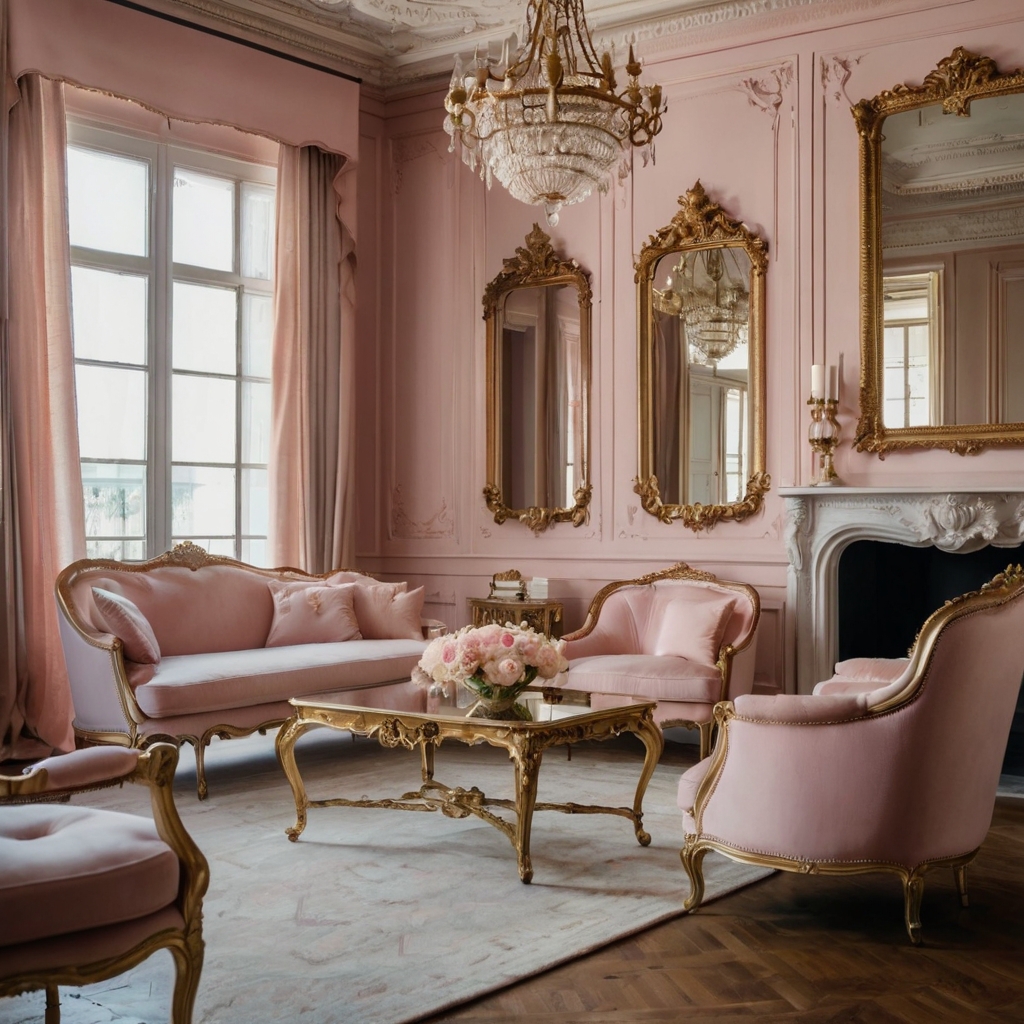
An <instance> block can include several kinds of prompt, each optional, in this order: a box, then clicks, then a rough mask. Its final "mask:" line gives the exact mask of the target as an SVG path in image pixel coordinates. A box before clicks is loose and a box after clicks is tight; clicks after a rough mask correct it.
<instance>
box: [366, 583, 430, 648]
mask: <svg viewBox="0 0 1024 1024" xmlns="http://www.w3.org/2000/svg"><path fill="white" fill-rule="evenodd" d="M398 587H401V588H402V589H401V590H398V589H396V588H398ZM405 587H406V584H405V583H378V584H376V585H374V586H372V587H366V586H362V585H361V584H357V585H355V586H354V587H353V588H352V589H353V591H354V592H355V605H356V618H357V619H358V620H359V631H360V632H361V633H362V634H363V636H364V638H365V639H367V640H422V639H423V625H422V623H421V622H420V615H421V614H422V612H423V596H424V592H423V587H417V588H416V589H415V590H405Z"/></svg>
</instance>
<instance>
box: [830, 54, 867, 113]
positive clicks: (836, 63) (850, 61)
mask: <svg viewBox="0 0 1024 1024" xmlns="http://www.w3.org/2000/svg"><path fill="white" fill-rule="evenodd" d="M863 59H864V58H863V56H861V57H847V56H840V55H839V54H836V55H834V56H832V57H822V58H821V74H820V78H821V91H822V92H823V93H825V95H826V96H827V97H828V99H829V100H831V102H832V103H834V104H837V105H840V104H841V105H843V106H847V107H852V106H853V100H851V99H850V95H849V93H847V91H846V83H847V82H849V80H850V77H851V76H852V75H853V69H854V68H855V67H856V66H857V65H858V64H859V63H860V62H861V61H862V60H863Z"/></svg>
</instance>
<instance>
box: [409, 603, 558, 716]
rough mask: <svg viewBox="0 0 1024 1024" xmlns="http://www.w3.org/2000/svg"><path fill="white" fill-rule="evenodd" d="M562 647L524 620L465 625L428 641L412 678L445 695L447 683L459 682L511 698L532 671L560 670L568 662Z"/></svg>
mask: <svg viewBox="0 0 1024 1024" xmlns="http://www.w3.org/2000/svg"><path fill="white" fill-rule="evenodd" d="M564 646H565V645H564V644H563V642H562V641H561V640H557V641H556V640H551V639H549V638H548V637H546V636H544V634H543V633H538V632H537V631H536V630H533V629H530V628H529V627H528V626H527V625H526V623H525V622H524V623H523V624H522V625H520V626H513V625H512V624H511V623H508V624H507V625H504V626H499V625H497V624H496V623H495V624H492V625H489V626H475V627H474V626H466V627H465V628H464V629H460V630H459V631H458V632H457V633H450V634H448V635H447V636H439V637H437V638H436V639H435V640H432V641H431V642H430V643H429V644H427V649H426V650H425V651H424V652H423V657H422V658H420V663H419V665H417V666H416V668H415V669H413V675H412V677H413V680H414V681H415V682H417V683H419V684H420V685H421V686H431V687H439V688H441V689H442V690H443V691H444V692H445V693H446V694H447V693H448V692H449V686H451V687H452V688H454V687H455V686H457V685H458V684H459V683H464V684H465V685H466V686H468V687H469V688H470V689H471V690H473V691H475V692H476V693H477V694H479V695H480V696H481V697H482V698H484V699H485V700H500V699H507V698H512V697H514V696H515V695H516V694H517V693H518V692H519V691H521V690H523V689H525V688H526V687H527V686H529V685H530V683H532V682H533V680H534V679H536V678H537V676H540V677H541V678H542V679H554V677H555V676H557V675H558V673H559V672H564V671H565V670H566V669H567V668H568V667H569V663H568V662H567V661H566V660H565V655H564V654H563V653H562V651H563V649H564Z"/></svg>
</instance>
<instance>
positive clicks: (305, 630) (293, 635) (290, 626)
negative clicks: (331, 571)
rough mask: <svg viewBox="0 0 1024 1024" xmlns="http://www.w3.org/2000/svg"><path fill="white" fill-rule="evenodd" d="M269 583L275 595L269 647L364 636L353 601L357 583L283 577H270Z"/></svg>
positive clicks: (335, 641) (318, 642)
mask: <svg viewBox="0 0 1024 1024" xmlns="http://www.w3.org/2000/svg"><path fill="white" fill-rule="evenodd" d="M267 585H268V586H269V587H270V593H271V596H272V597H273V598H274V621H273V622H272V623H271V626H270V636H268V637H267V644H266V645H267V647H286V646H288V645H290V644H326V643H340V642H342V641H344V640H360V639H361V638H362V637H361V634H360V632H359V623H358V622H357V621H356V611H355V607H354V605H353V604H352V598H353V592H354V591H355V589H356V588H355V587H354V586H352V585H349V586H343V587H327V586H324V587H310V586H306V585H305V584H304V583H282V582H281V581H280V580H269V581H268V584H267Z"/></svg>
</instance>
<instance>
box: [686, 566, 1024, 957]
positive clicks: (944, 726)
mask: <svg viewBox="0 0 1024 1024" xmlns="http://www.w3.org/2000/svg"><path fill="white" fill-rule="evenodd" d="M1022 635H1024V573H1022V571H1021V568H1020V566H1017V567H1012V566H1011V567H1009V568H1007V570H1006V571H1005V572H1004V573H1001V574H1000V575H998V576H996V577H995V579H993V580H992V581H991V582H990V583H987V584H986V585H985V586H984V587H983V588H982V589H981V590H979V591H975V592H973V593H970V594H965V595H964V596H962V597H958V598H956V599H954V600H953V601H949V602H947V603H946V605H944V606H943V607H942V608H940V609H939V610H938V611H936V612H935V613H934V614H933V615H932V616H931V617H930V618H929V619H928V620H927V621H926V622H925V624H924V626H923V627H922V629H921V633H920V635H919V636H918V640H917V642H916V644H915V645H914V649H913V651H912V652H911V656H910V658H909V660H907V661H906V662H903V670H902V671H901V672H899V673H898V674H896V673H895V668H897V667H898V664H896V663H894V662H885V661H881V662H879V664H878V665H876V666H875V669H876V670H877V671H878V675H880V676H881V678H880V679H879V680H878V688H872V687H870V686H866V685H865V684H866V683H867V682H868V676H870V674H871V670H872V667H871V665H870V664H869V663H867V662H863V661H862V662H861V663H860V664H859V665H857V666H853V668H854V669H856V670H857V672H858V674H859V675H860V678H856V679H850V678H848V679H846V680H842V679H840V680H836V682H837V683H840V684H842V685H838V686H837V687H836V688H835V689H834V690H833V692H832V693H831V694H819V695H806V696H797V695H780V696H745V697H739V698H737V699H736V700H735V701H733V702H726V703H723V704H720V705H719V706H718V707H717V708H716V709H715V717H716V719H717V720H718V722H719V724H720V731H719V734H718V739H717V742H716V744H715V750H714V753H713V754H712V756H711V757H710V758H709V759H708V760H706V761H702V762H701V763H700V764H697V765H695V766H694V767H693V768H691V769H690V770H689V771H688V772H686V774H684V775H683V777H682V778H681V779H680V782H679V797H678V802H679V806H680V808H681V810H682V812H683V832H684V834H685V844H686V845H685V846H684V848H683V850H682V853H681V856H682V861H683V866H684V867H685V869H686V872H687V874H688V875H689V878H690V884H691V892H690V896H689V898H688V899H687V900H686V902H685V906H686V908H687V909H688V910H689V909H694V908H696V907H698V906H699V905H700V902H701V899H702V898H703V892H704V881H703V875H702V871H701V862H702V861H703V859H704V855H705V854H706V853H707V851H708V850H717V851H719V852H720V853H724V854H725V855H726V856H728V857H731V858H733V859H734V860H739V861H745V862H747V863H752V864H760V865H767V866H770V867H774V868H780V869H782V870H785V871H798V872H801V873H805V874H808V873H812V874H813V873H822V874H840V875H843V874H854V873H858V872H865V871H884V872H891V873H894V874H896V875H898V876H899V877H900V879H901V880H902V883H903V893H904V912H905V923H906V928H907V932H908V934H909V935H910V939H911V941H912V942H914V943H915V944H916V943H918V942H920V937H921V917H920V913H921V896H922V893H923V890H924V881H923V878H924V875H925V873H926V872H927V871H929V870H930V869H932V868H935V867H938V866H942V865H945V866H947V867H951V868H952V869H953V872H954V875H955V878H956V882H957V887H958V890H959V892H960V897H961V900H962V902H963V904H964V906H966V905H967V888H966V870H967V865H968V864H969V863H970V861H971V860H973V858H974V856H975V855H976V854H977V852H978V848H979V847H980V846H981V843H982V841H983V840H984V838H985V835H986V833H987V832H988V828H989V825H990V824H991V820H992V810H993V807H994V805H995V795H996V788H997V786H998V783H999V771H1000V766H1001V763H1002V756H1003V750H1004V749H1005V747H1006V740H1007V736H1008V734H1009V729H1010V724H1011V721H1012V718H1013V713H1014V707H1015V704H1016V700H1017V693H1018V690H1019V689H1020V684H1021V676H1022V675H1024V644H1022V643H1021V637H1022ZM851 674H852V672H851ZM958 752H962V753H958Z"/></svg>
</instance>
